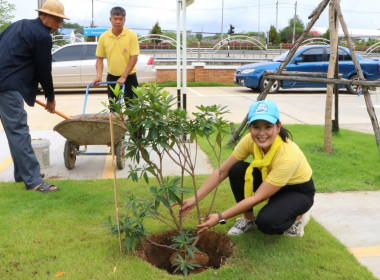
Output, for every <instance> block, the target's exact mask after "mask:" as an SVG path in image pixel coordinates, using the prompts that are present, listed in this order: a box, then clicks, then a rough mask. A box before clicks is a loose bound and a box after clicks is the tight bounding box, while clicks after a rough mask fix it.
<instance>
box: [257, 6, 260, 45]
mask: <svg viewBox="0 0 380 280" xmlns="http://www.w3.org/2000/svg"><path fill="white" fill-rule="evenodd" d="M257 21H258V23H257V41H260V0H259V8H258V15H257Z"/></svg>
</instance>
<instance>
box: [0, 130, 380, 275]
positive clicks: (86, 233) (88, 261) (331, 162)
mask: <svg viewBox="0 0 380 280" xmlns="http://www.w3.org/2000/svg"><path fill="white" fill-rule="evenodd" d="M286 127H287V128H289V129H290V130H291V131H292V133H293V136H294V140H295V142H296V143H298V144H299V146H300V147H301V148H302V149H303V150H304V151H305V154H306V156H307V158H308V159H309V161H310V163H311V165H312V168H313V170H314V180H315V183H316V187H317V190H318V191H345V190H348V189H350V190H351V189H360V190H369V189H379V188H380V180H379V176H378V175H377V174H376V171H378V170H379V155H378V151H377V148H376V143H375V139H374V136H373V135H366V134H362V133H355V132H350V131H344V130H342V131H341V132H340V133H339V134H338V135H334V137H333V144H334V154H333V155H328V156H327V155H325V154H324V153H323V152H322V150H323V149H322V147H323V128H322V127H318V126H306V125H294V126H286ZM225 140H226V141H227V140H228V139H227V138H226V139H225ZM354 143H355V144H354ZM358 143H360V144H358ZM206 150H207V149H206ZM230 152H231V148H225V149H224V153H223V157H224V158H225V157H227V156H228V155H229V154H230ZM353 161H355V164H354V163H353ZM359 173H360V174H359ZM206 177H207V176H198V178H197V182H198V184H199V185H200V184H201V183H202V182H203V181H204V180H205V179H206ZM227 181H228V180H226V181H225V182H223V183H222V184H221V186H220V188H219V190H218V196H217V199H216V204H215V206H214V211H220V210H223V209H225V208H226V207H228V206H230V205H233V203H234V201H233V196H232V193H231V190H230V188H229V185H228V182H227ZM367 182H368V183H367ZM53 183H56V184H57V185H59V186H60V188H61V190H60V191H59V192H57V193H51V194H42V193H36V192H27V191H25V190H24V186H23V184H22V183H4V182H1V183H0V217H2V219H1V220H0V237H1V238H0V279H52V278H55V277H54V276H55V275H56V274H57V273H58V272H65V274H64V276H62V277H61V278H62V279H75V280H77V279H139V280H140V279H149V280H150V279H182V278H181V277H180V276H172V275H169V274H167V273H166V272H164V271H161V270H158V269H156V268H154V267H152V266H151V265H150V264H148V263H146V262H144V261H142V260H140V259H139V258H138V257H136V256H133V255H132V254H130V253H125V252H124V253H123V255H121V256H120V255H119V244H118V240H117V238H116V237H115V236H111V235H110V234H109V231H108V228H106V227H103V226H102V223H103V222H104V221H105V220H107V218H108V216H112V217H114V216H115V206H114V194H113V181H112V180H80V181H73V180H63V181H55V182H53ZM187 184H190V182H188V183H187ZM117 185H118V189H119V201H120V202H121V201H123V198H124V197H125V196H124V192H125V191H127V190H132V191H133V192H135V193H136V194H137V195H142V196H146V194H147V193H148V190H147V187H146V185H144V183H143V182H139V183H133V182H131V181H129V180H127V179H118V181H117ZM347 186H348V187H347ZM210 199H211V197H208V198H206V199H205V200H203V201H202V202H201V211H202V213H204V212H205V211H206V208H207V206H208V205H209V201H210ZM120 208H122V207H120ZM120 211H122V209H121V210H120ZM195 223H196V218H195V211H192V212H191V213H190V214H189V217H187V221H186V225H187V226H189V227H193V226H194V224H195ZM232 224H233V221H232V220H230V221H228V225H227V226H226V227H223V226H216V227H215V228H214V230H215V231H218V232H226V231H227V229H228V228H229V227H230V226H231V225H232ZM148 229H149V230H150V231H151V232H159V231H162V230H164V229H165V227H164V226H163V225H161V224H159V223H158V222H157V221H154V220H152V221H150V222H149V225H148ZM232 240H233V242H234V243H235V244H236V248H235V253H234V254H233V256H232V257H231V258H229V259H228V260H227V263H226V265H225V266H223V267H222V268H221V269H219V270H214V269H209V270H207V271H205V272H203V273H200V274H197V275H191V276H190V277H189V279H207V280H209V279H268V280H269V279H287V280H293V279H310V280H314V279H334V280H335V279H363V280H364V279H365V280H368V279H375V278H374V277H373V276H372V274H371V273H370V272H369V271H368V270H367V269H366V268H365V267H363V266H362V265H360V264H359V263H358V261H357V260H356V259H355V257H354V256H353V255H351V254H350V253H349V252H348V250H347V249H346V248H345V247H344V246H343V245H342V244H341V243H339V242H338V241H337V240H336V239H335V238H334V237H333V236H331V235H330V234H329V233H328V232H327V231H326V230H325V229H324V228H323V227H322V226H321V225H319V224H318V223H317V222H315V221H314V220H313V219H311V221H310V224H309V225H308V226H307V227H306V228H305V236H304V237H303V238H289V237H285V236H267V235H264V234H262V233H260V232H259V231H252V232H250V233H248V234H246V235H243V236H238V237H233V238H232Z"/></svg>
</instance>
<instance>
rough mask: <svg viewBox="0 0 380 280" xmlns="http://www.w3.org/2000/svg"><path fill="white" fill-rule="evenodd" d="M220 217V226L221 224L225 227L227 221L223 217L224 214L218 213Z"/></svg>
mask: <svg viewBox="0 0 380 280" xmlns="http://www.w3.org/2000/svg"><path fill="white" fill-rule="evenodd" d="M218 217H219V224H221V225H225V224H226V220H225V219H223V217H222V213H220V212H219V213H218Z"/></svg>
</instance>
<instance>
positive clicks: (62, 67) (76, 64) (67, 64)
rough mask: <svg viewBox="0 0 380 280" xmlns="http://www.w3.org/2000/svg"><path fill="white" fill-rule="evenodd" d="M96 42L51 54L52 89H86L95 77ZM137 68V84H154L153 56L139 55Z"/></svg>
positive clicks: (80, 44)
mask: <svg viewBox="0 0 380 280" xmlns="http://www.w3.org/2000/svg"><path fill="white" fill-rule="evenodd" d="M96 46H97V43H96V42H86V43H74V44H68V45H65V46H62V47H60V48H58V49H56V50H54V51H53V52H52V58H53V63H52V74H53V84H54V88H57V89H59V88H77V87H81V88H83V87H86V86H87V85H88V84H90V83H91V82H92V81H93V80H94V79H95V77H96V69H95V63H96V58H97V57H96V56H95V51H96ZM136 68H137V79H138V82H139V83H146V82H154V81H155V80H156V77H157V72H156V70H155V69H154V60H153V56H149V55H143V54H140V55H139V57H138V62H137V64H136ZM106 75H107V63H106V58H105V61H104V69H103V81H106Z"/></svg>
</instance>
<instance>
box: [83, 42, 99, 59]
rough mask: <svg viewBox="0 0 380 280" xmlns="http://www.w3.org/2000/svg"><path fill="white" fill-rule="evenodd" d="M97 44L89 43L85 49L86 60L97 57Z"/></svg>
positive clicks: (84, 57)
mask: <svg viewBox="0 0 380 280" xmlns="http://www.w3.org/2000/svg"><path fill="white" fill-rule="evenodd" d="M95 52H96V45H87V46H86V49H85V51H84V56H83V59H84V60H90V59H96V55H95Z"/></svg>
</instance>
